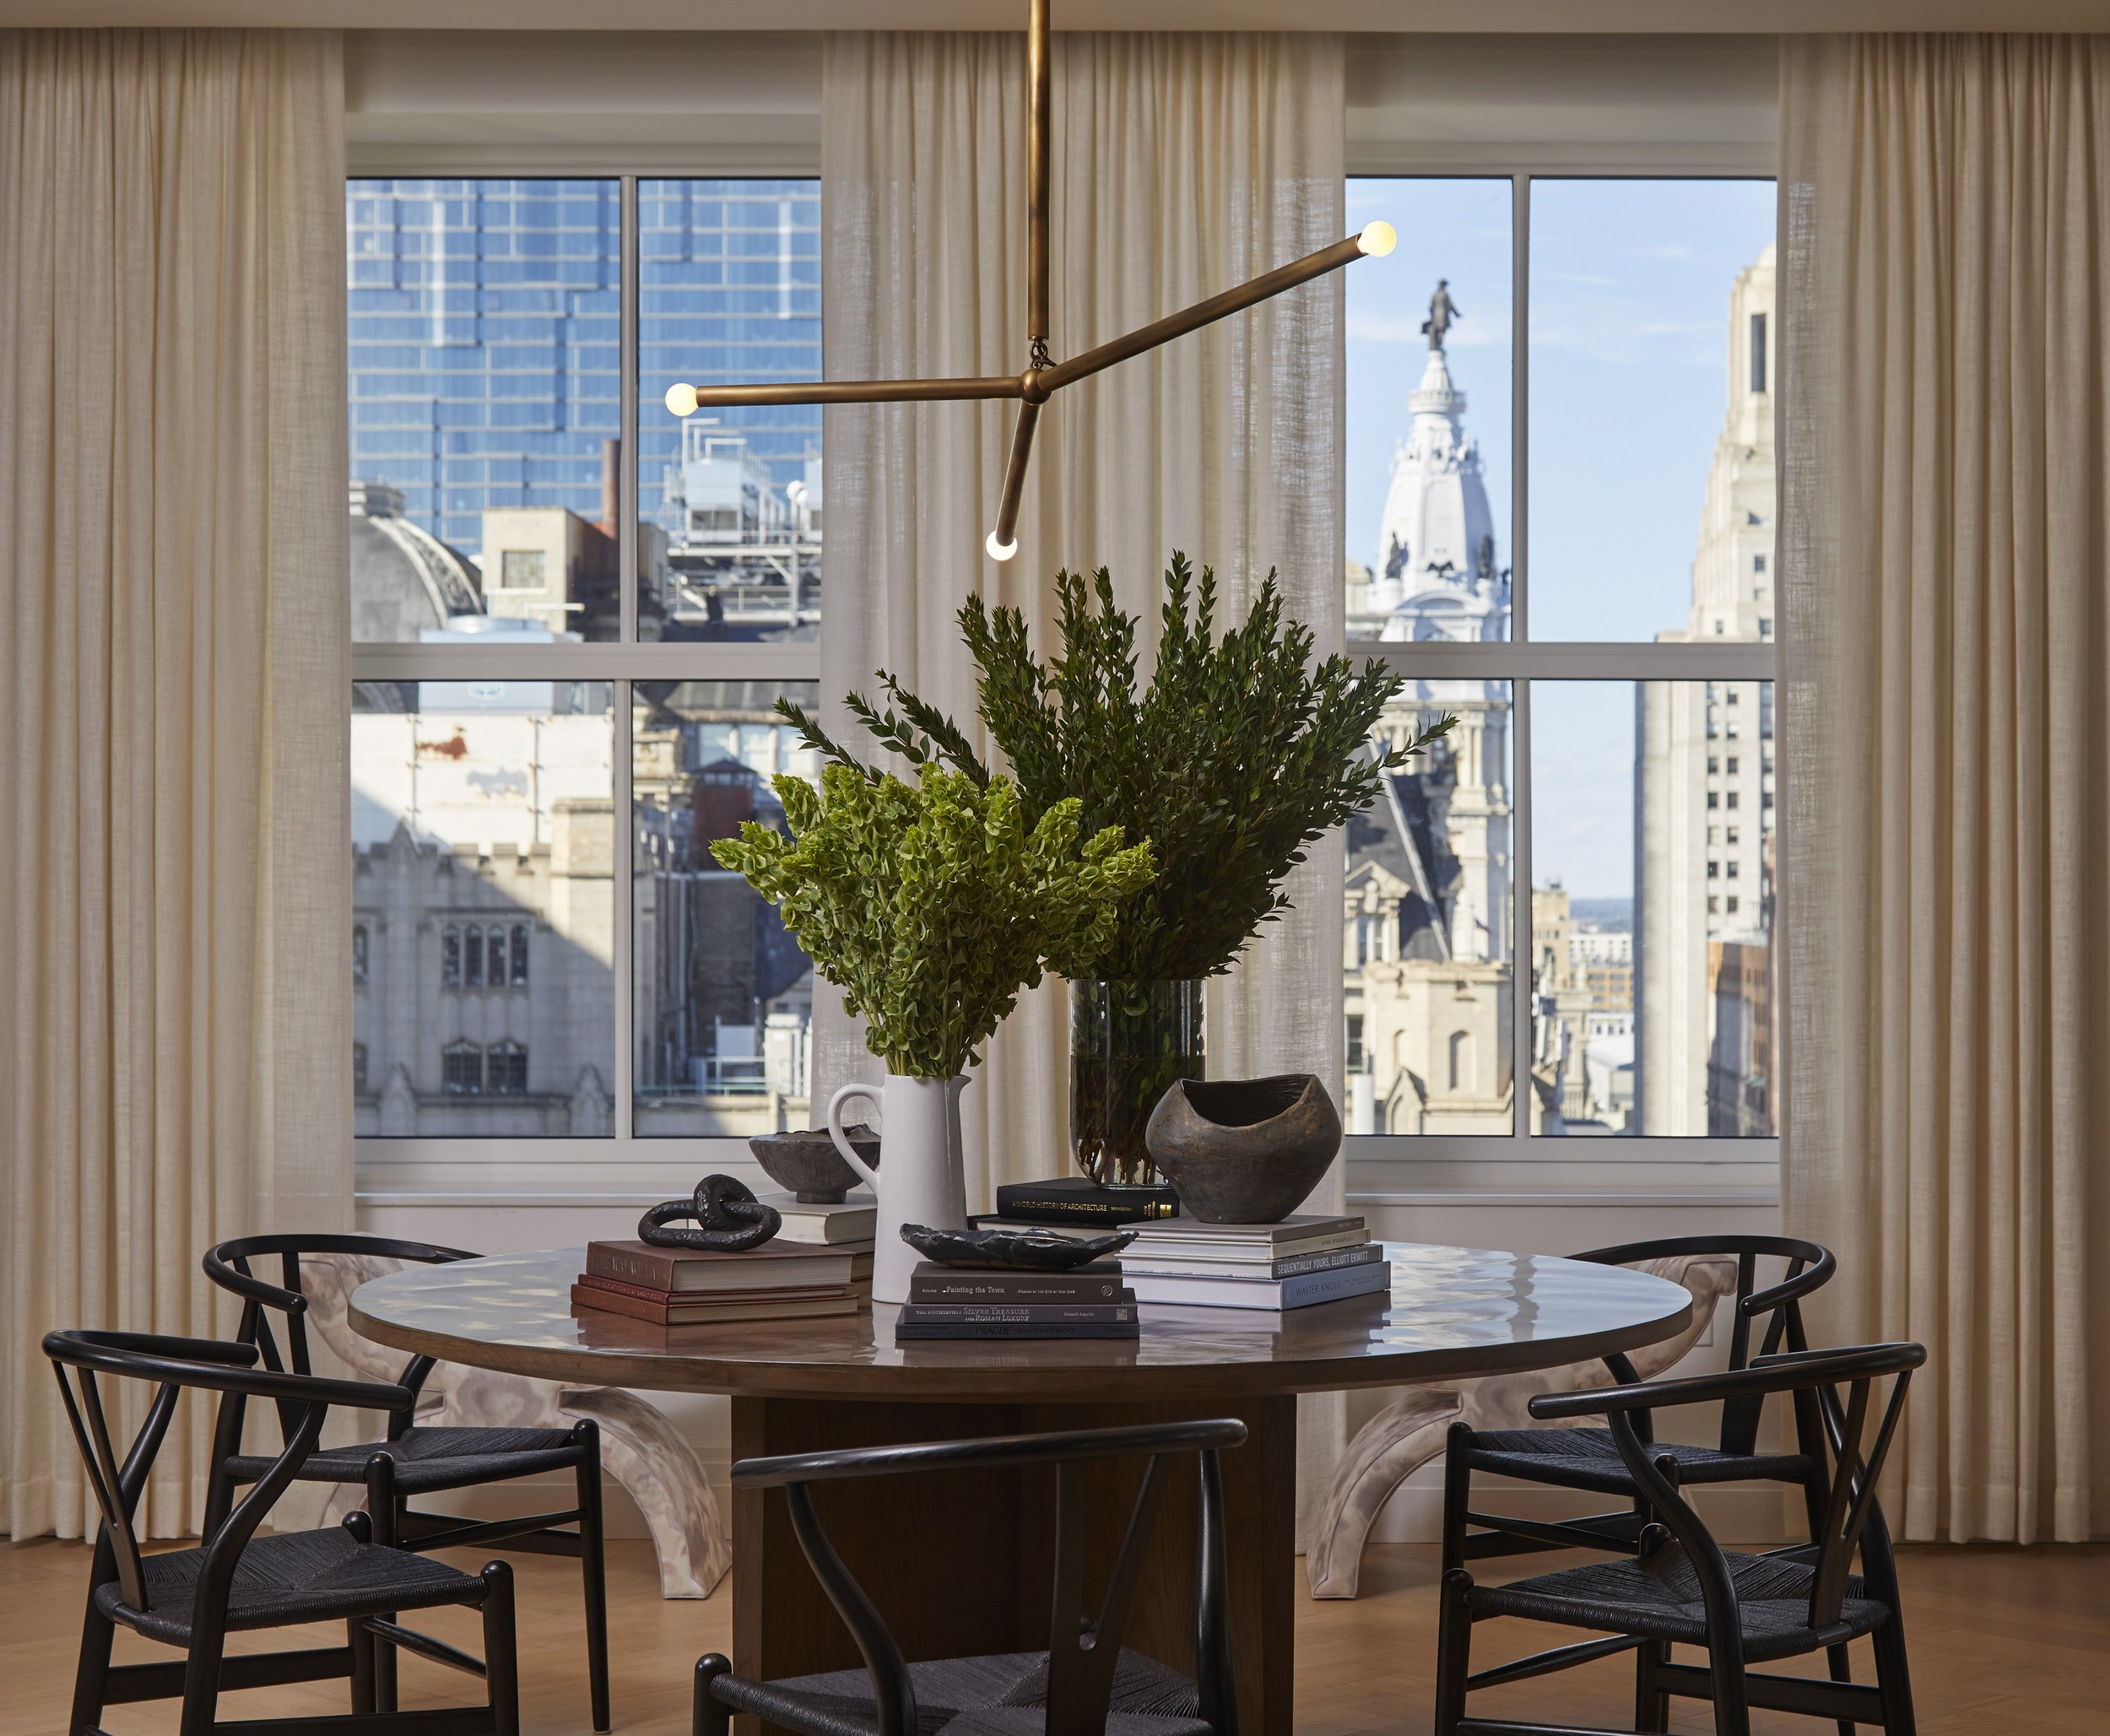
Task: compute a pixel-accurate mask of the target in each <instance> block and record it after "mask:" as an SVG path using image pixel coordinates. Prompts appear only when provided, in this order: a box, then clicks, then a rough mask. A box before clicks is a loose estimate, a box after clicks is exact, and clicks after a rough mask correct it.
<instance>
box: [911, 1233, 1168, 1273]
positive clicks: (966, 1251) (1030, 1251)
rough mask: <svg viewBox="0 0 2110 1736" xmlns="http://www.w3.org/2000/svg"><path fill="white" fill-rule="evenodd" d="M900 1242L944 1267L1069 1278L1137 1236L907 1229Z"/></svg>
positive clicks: (1117, 1251)
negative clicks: (1066, 1274)
mask: <svg viewBox="0 0 2110 1736" xmlns="http://www.w3.org/2000/svg"><path fill="white" fill-rule="evenodd" d="M901 1240H902V1241H905V1242H906V1243H907V1244H908V1245H909V1246H910V1247H912V1248H914V1249H915V1250H916V1252H917V1253H919V1254H921V1255H922V1257H924V1258H925V1259H927V1260H935V1261H937V1263H939V1265H941V1266H967V1267H977V1268H982V1269H984V1270H987V1271H997V1272H1068V1271H1069V1270H1070V1269H1071V1268H1073V1267H1077V1266H1088V1265H1090V1263H1092V1262H1093V1261H1094V1260H1103V1259H1105V1258H1106V1257H1108V1256H1109V1255H1112V1254H1117V1253H1119V1252H1121V1250H1122V1249H1123V1248H1124V1247H1128V1244H1129V1243H1130V1242H1132V1241H1134V1240H1135V1231H1134V1230H1117V1231H1116V1232H1115V1233H1114V1234H1112V1235H1111V1236H1093V1237H1092V1238H1091V1239H1090V1241H1083V1240H1080V1239H1079V1238H1078V1237H1077V1236H1058V1235H1057V1234H1056V1233H1055V1232H1054V1231H1053V1230H933V1229H932V1228H931V1227H930V1226H929V1225H927V1224H904V1225H901Z"/></svg>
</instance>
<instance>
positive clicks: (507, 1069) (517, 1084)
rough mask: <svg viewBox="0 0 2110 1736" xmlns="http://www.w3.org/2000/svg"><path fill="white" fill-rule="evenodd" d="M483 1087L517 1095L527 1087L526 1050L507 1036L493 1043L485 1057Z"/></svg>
mask: <svg viewBox="0 0 2110 1736" xmlns="http://www.w3.org/2000/svg"><path fill="white" fill-rule="evenodd" d="M484 1087H485V1089H486V1090H490V1091H493V1092H504V1093H506V1094H509V1095H519V1094H520V1093H521V1092H523V1091H525V1090H527V1050H526V1049H524V1048H522V1046H520V1045H519V1044H518V1043H517V1042H515V1041H513V1040H512V1039H511V1037H507V1038H506V1040H505V1041H502V1042H496V1043H493V1044H492V1045H491V1046H490V1053H489V1055H488V1057H486V1065H485V1068H484Z"/></svg>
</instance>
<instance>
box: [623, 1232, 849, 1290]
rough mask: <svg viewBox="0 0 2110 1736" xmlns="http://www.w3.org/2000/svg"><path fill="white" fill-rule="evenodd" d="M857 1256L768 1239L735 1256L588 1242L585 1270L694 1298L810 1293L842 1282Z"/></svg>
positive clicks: (631, 1243) (809, 1244)
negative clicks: (725, 1294) (747, 1292)
mask: <svg viewBox="0 0 2110 1736" xmlns="http://www.w3.org/2000/svg"><path fill="white" fill-rule="evenodd" d="M854 1258H855V1256H853V1255H852V1254H849V1253H847V1252H836V1251H833V1250H830V1249H828V1248H825V1247H816V1246H815V1245H814V1243H812V1242H799V1241H781V1240H780V1241H766V1242H764V1243H763V1244H762V1245H761V1247H755V1248H749V1249H747V1250H746V1251H745V1252H741V1253H736V1254H725V1253H711V1252H704V1251H702V1250H701V1249H690V1248H679V1247H652V1244H651V1243H649V1242H644V1241H589V1242H588V1243H587V1245H586V1269H587V1272H588V1273H590V1274H592V1276H594V1277H596V1278H617V1279H621V1280H622V1281H623V1282H624V1283H625V1284H637V1285H640V1286H641V1287H642V1288H644V1289H646V1290H662V1291H665V1292H666V1293H668V1294H669V1295H677V1294H678V1295H697V1294H704V1293H708V1292H711V1291H714V1290H810V1289H812V1288H813V1287H814V1286H815V1285H817V1284H847V1283H849V1282H850V1279H851V1278H852V1261H853V1259H854Z"/></svg>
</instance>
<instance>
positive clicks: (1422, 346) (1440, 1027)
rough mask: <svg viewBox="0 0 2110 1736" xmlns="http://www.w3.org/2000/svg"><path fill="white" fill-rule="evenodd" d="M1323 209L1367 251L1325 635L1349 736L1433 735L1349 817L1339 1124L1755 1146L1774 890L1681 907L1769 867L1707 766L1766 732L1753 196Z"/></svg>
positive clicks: (1580, 197) (1627, 190)
mask: <svg viewBox="0 0 2110 1736" xmlns="http://www.w3.org/2000/svg"><path fill="white" fill-rule="evenodd" d="M1349 210H1350V222H1351V224H1352V223H1358V222H1361V221H1364V220H1366V219H1369V218H1371V217H1376V216H1379V215H1382V216H1385V217H1387V218H1388V219H1391V220H1392V221H1393V223H1394V224H1396V225H1397V227H1398V229H1399V234H1400V237H1401V240H1400V244H1399V249H1398V251H1397V252H1396V253H1395V254H1394V256H1393V260H1392V262H1390V264H1389V265H1388V268H1387V270H1386V272H1385V273H1362V274H1360V275H1359V274H1356V273H1350V274H1348V276H1347V278H1346V279H1345V291H1344V293H1345V295H1346V298H1347V312H1348V344H1349V365H1348V370H1347V377H1348V403H1347V407H1346V424H1347V433H1348V446H1347V462H1348V478H1347V509H1348V522H1349V539H1350V540H1349V548H1348V551H1347V554H1348V562H1347V579H1346V584H1347V596H1346V613H1347V617H1348V623H1349V632H1350V638H1351V639H1352V640H1360V641H1366V643H1367V645H1368V646H1369V648H1370V649H1371V650H1372V651H1374V652H1377V654H1378V655H1379V656H1381V657H1383V658H1384V659H1385V660H1386V661H1387V662H1389V663H1390V664H1391V666H1392V667H1393V669H1394V670H1395V671H1396V672H1397V673H1400V674H1401V675H1403V676H1404V677H1406V678H1407V685H1406V687H1405V689H1404V692H1403V694H1402V695H1401V698H1400V700H1399V701H1398V702H1397V704H1396V706H1395V708H1394V710H1395V713H1396V715H1393V716H1388V717H1386V718H1385V719H1383V720H1382V721H1381V722H1380V724H1379V726H1378V728H1379V733H1380V734H1381V735H1383V734H1396V733H1398V732H1399V730H1401V729H1402V728H1404V727H1407V726H1408V725H1409V724H1410V723H1411V722H1414V721H1415V720H1418V719H1421V718H1425V717H1431V716H1433V715H1436V714H1437V713H1441V712H1444V711H1450V712H1454V713H1456V714H1457V715H1458V717H1460V718H1461V720H1462V721H1461V723H1460V726H1459V727H1458V730H1457V731H1455V732H1454V733H1453V735H1452V737H1451V738H1449V739H1448V740H1447V742H1446V743H1444V744H1442V746H1441V747H1440V748H1439V749H1437V750H1436V752H1434V753H1432V754H1430V755H1428V756H1427V757H1426V759H1423V760H1417V761H1416V762H1415V763H1414V765H1411V766H1409V767H1408V768H1406V769H1405V770H1404V771H1402V772H1399V773H1396V774H1393V776H1389V777H1388V779H1387V780H1386V787H1385V788H1384V790H1383V791H1382V793H1381V797H1380V799H1379V801H1378V802H1377V803H1376V804H1374V805H1373V808H1372V809H1371V810H1370V811H1369V812H1367V813H1366V814H1363V815H1361V816H1358V817H1357V818H1356V819H1355V820H1354V821H1353V822H1351V825H1350V829H1349V834H1348V851H1347V856H1348V864H1347V868H1348V876H1349V879H1348V883H1347V887H1346V889H1345V890H1346V895H1347V900H1348V906H1347V915H1348V916H1349V918H1350V929H1349V943H1348V945H1347V946H1346V948H1345V949H1344V952H1345V958H1344V966H1345V976H1344V1007H1345V1016H1346V1018H1347V1019H1348V1020H1349V1026H1348V1028H1349V1030H1350V1031H1352V1032H1354V1033H1355V1054H1356V1056H1357V1057H1358V1059H1359V1060H1360V1061H1361V1063H1363V1069H1364V1070H1362V1071H1360V1072H1355V1073H1353V1074H1351V1077H1350V1079H1348V1080H1347V1081H1346V1090H1345V1095H1344V1103H1345V1105H1346V1106H1347V1114H1346V1117H1345V1118H1346V1120H1347V1122H1348V1124H1349V1129H1350V1133H1354V1134H1364V1135H1377V1134H1387V1133H1392V1134H1413V1135H1416V1136H1420V1138H1424V1139H1429V1138H1453V1137H1457V1136H1461V1135H1477V1136H1480V1137H1483V1138H1507V1139H1512V1140H1519V1141H1530V1140H1532V1139H1534V1138H1541V1137H1545V1136H1549V1135H1560V1136H1578V1135H1597V1136H1604V1135H1628V1136H1639V1135H1684V1136H1691V1137H1699V1138H1708V1137H1712V1138H1725V1137H1736V1136H1745V1135H1755V1136H1761V1137H1764V1136H1770V1135H1771V1133H1772V1131H1773V1129H1772V1122H1771V1114H1772V1111H1771V1105H1772V1102H1773V1101H1774V1100H1775V1098H1776V1097H1777V1091H1776V1090H1775V1089H1774V1086H1775V1084H1776V1082H1775V1081H1774V1080H1773V1079H1772V1076H1771V1074H1772V1067H1773V1057H1772V1044H1771V1036H1770V1033H1771V1030H1772V1013H1771V999H1770V997H1771V992H1772V991H1771V983H1772V971H1773V965H1772V926H1771V925H1772V899H1771V898H1770V896H1766V897H1757V898H1752V899H1750V900H1742V899H1740V898H1739V896H1738V895H1729V896H1727V897H1723V896H1721V895H1719V894H1718V893H1716V892H1714V891H1713V890H1712V888H1713V887H1715V886H1718V885H1719V884H1720V883H1721V882H1722V881H1723V879H1734V881H1736V882H1737V883H1738V884H1739V888H1740V887H1741V886H1742V885H1743V884H1745V883H1746V882H1748V881H1750V880H1751V879H1753V878H1754V877H1757V878H1759V879H1761V882H1762V880H1763V878H1764V877H1765V876H1766V874H1768V873H1770V868H1769V866H1768V863H1770V857H1768V858H1766V859H1764V860H1755V859H1751V858H1749V857H1745V856H1744V855H1742V854H1735V855H1725V854H1724V849H1725V846H1724V843H1723V838H1724V829H1723V827H1721V825H1719V823H1718V821H1716V820H1715V816H1717V815H1718V814H1722V813H1723V812H1724V811H1726V812H1727V813H1728V814H1732V815H1733V814H1736V813H1738V812H1739V809H1741V807H1742V799H1743V794H1744V792H1745V791H1746V790H1757V789H1758V788H1759V787H1760V779H1759V776H1757V768H1756V766H1755V767H1754V768H1753V770H1752V771H1750V772H1746V771H1745V769H1744V766H1743V760H1744V758H1745V756H1744V755H1743V754H1741V753H1740V751H1739V752H1731V753H1729V754H1723V753H1722V752H1721V751H1720V750H1719V749H1718V748H1717V747H1716V746H1715V745H1714V744H1718V743H1728V744H1737V743H1739V742H1740V739H1741V738H1742V735H1743V733H1744V729H1743V720H1744V719H1745V718H1746V717H1749V716H1750V715H1751V711H1752V708H1753V707H1754V706H1756V707H1757V708H1758V711H1759V716H1760V721H1761V729H1760V731H1759V733H1760V734H1761V736H1763V735H1765V734H1767V733H1770V730H1771V727H1772V711H1771V687H1770V682H1771V679H1772V674H1773V651H1772V610H1771V607H1770V604H1771V601H1772V598H1771V592H1770V589H1769V587H1770V582H1771V581H1770V576H1769V575H1770V569H1771V565H1772V552H1773V529H1772V521H1773V518H1774V516H1775V515H1774V511H1773V493H1774V489H1773V451H1772V434H1773V413H1772V404H1771V401H1770V397H1769V396H1768V394H1769V393H1770V390H1771V385H1772V381H1771V357H1770V353H1769V338H1770V335H1771V330H1770V328H1771V324H1772V299H1773V252H1772V241H1773V231H1774V224H1775V199H1774V189H1773V187H1772V185H1771V183H1769V182H1766V181H1724V180H1702V179H1697V178H1695V179H1674V180H1673V179H1655V180H1642V179H1631V180H1607V179H1588V178H1582V177H1573V178H1568V177H1560V178H1555V177H1539V176H1523V175H1516V176H1512V175H1502V176H1486V177H1453V178H1437V177H1425V178H1411V179H1393V180H1385V181H1379V180H1375V179H1368V180H1357V181H1351V182H1350V187H1349ZM1725 316H1726V317H1725ZM1520 345H1521V346H1523V349H1519V346H1520ZM1526 364H1528V365H1526ZM1527 458H1528V463H1527V462H1523V460H1525V459H1527ZM1696 526H1697V527H1698V533H1697V537H1696V534H1695V527H1696ZM1761 608H1764V610H1765V613H1764V614H1761V612H1760V610H1761ZM1700 814H1706V815H1707V820H1706V821H1700V822H1699V823H1698V824H1695V821H1696V820H1697V819H1698V816H1699V815H1700ZM1710 821H1712V822H1714V824H1713V825H1712V829H1710V825H1709V824H1708V822H1710ZM1726 837H1727V842H1728V845H1729V846H1736V845H1737V843H1738V834H1737V832H1736V830H1735V829H1734V828H1729V829H1727V831H1726ZM1708 846H1712V851H1710V849H1709V847H1708ZM1725 864H1726V866H1725ZM1761 890H1763V888H1762V885H1761ZM1372 910H1382V911H1396V912H1397V918H1398V919H1397V921H1396V922H1395V923H1394V924H1393V927H1392V931H1391V932H1393V933H1396V934H1397V936H1398V941H1397V944H1396V945H1395V946H1394V948H1393V951H1392V952H1391V954H1390V955H1389V956H1387V957H1383V958H1382V962H1381V955H1380V953H1379V950H1378V949H1377V947H1375V946H1374V945H1373V944H1371V939H1370V938H1369V937H1368V936H1367V935H1366V933H1365V932H1364V930H1363V927H1361V919H1362V918H1363V917H1365V916H1366V914H1367V913H1368V912H1370V911H1372ZM1519 959H1528V960H1529V961H1530V968H1529V971H1528V976H1526V974H1525V973H1524V971H1523V969H1522V968H1521V966H1520V965H1518V964H1517V963H1516V962H1515V961H1516V960H1519ZM1461 998H1462V999H1463V1002H1464V1003H1465V1004H1464V1005H1463V1007H1462V1006H1461V1004H1460V1002H1461ZM1461 1011H1463V1012H1464V1013H1465V1014H1466V1016H1465V1018H1464V1019H1460V1017H1459V1016H1458V1015H1459V1013H1460V1012H1461ZM1652 1033H1653V1036H1652ZM1402 1149H1403V1150H1404V1149H1405V1148H1402Z"/></svg>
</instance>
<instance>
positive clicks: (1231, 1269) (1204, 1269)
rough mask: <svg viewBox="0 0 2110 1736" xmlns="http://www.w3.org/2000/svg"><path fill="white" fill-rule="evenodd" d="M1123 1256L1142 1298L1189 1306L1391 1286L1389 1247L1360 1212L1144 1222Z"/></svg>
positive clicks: (1293, 1299) (1268, 1303)
mask: <svg viewBox="0 0 2110 1736" xmlns="http://www.w3.org/2000/svg"><path fill="white" fill-rule="evenodd" d="M1134 1228H1135V1230H1136V1239H1135V1241H1133V1242H1132V1243H1131V1244H1130V1245H1129V1247H1128V1251H1127V1252H1126V1253H1124V1254H1123V1257H1122V1269H1123V1272H1124V1273H1125V1274H1127V1275H1128V1282H1129V1284H1131V1285H1132V1286H1133V1289H1134V1290H1135V1297H1136V1300H1137V1301H1139V1302H1146V1303H1171V1304H1174V1305H1176V1306H1186V1307H1204V1308H1267V1309H1274V1310H1278V1311H1279V1310H1283V1309H1288V1308H1308V1307H1310V1306H1312V1304H1314V1303H1316V1302H1336V1301H1341V1300H1343V1299H1344V1298H1345V1297H1349V1296H1366V1295H1374V1294H1376V1293H1377V1292H1378V1291H1381V1290H1389V1289H1390V1288H1391V1287H1392V1268H1391V1266H1390V1264H1389V1263H1388V1262H1387V1261H1386V1259H1385V1257H1384V1250H1383V1249H1382V1247H1379V1246H1378V1245H1377V1243H1375V1242H1373V1241H1371V1239H1370V1231H1369V1230H1368V1229H1367V1228H1366V1227H1365V1225H1364V1223H1363V1220H1362V1219H1361V1218H1360V1217H1343V1218H1336V1217H1323V1216H1302V1217H1294V1218H1285V1220H1283V1221H1282V1222H1281V1223H1280V1224H1204V1223H1202V1222H1200V1221H1198V1220H1196V1219H1193V1218H1179V1219H1175V1220H1172V1221H1171V1222H1169V1223H1161V1224H1139V1225H1135V1226H1134Z"/></svg>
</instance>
